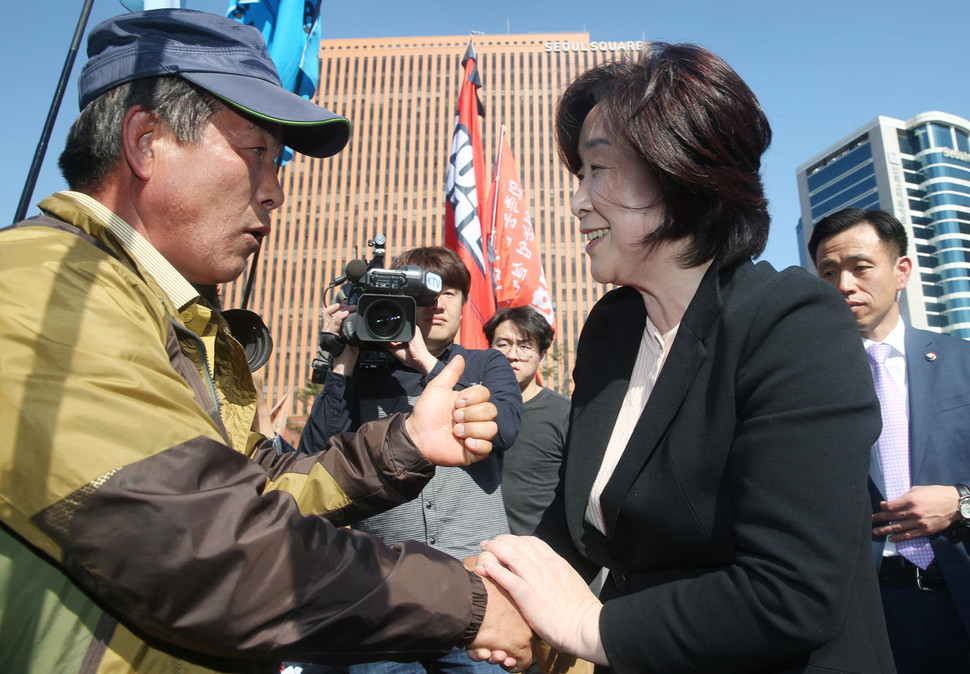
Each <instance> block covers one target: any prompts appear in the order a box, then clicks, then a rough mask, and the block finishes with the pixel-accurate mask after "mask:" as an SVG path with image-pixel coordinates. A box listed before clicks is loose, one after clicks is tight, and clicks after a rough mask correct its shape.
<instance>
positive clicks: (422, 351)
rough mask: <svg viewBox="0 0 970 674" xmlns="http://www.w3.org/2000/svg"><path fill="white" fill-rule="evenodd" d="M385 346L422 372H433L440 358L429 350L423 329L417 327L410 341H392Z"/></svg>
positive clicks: (398, 357)
mask: <svg viewBox="0 0 970 674" xmlns="http://www.w3.org/2000/svg"><path fill="white" fill-rule="evenodd" d="M384 348H386V349H387V350H388V351H390V352H391V354H392V355H393V356H394V357H395V358H397V359H398V360H399V361H401V362H402V363H404V364H405V365H407V366H408V367H409V368H411V369H412V370H416V371H418V372H420V373H421V374H431V371H432V370H433V369H434V366H435V363H437V362H438V359H437V358H435V357H434V356H432V355H431V352H430V351H428V346H427V345H426V344H425V343H424V335H423V334H422V333H421V330H417V329H416V330H415V331H414V337H412V338H411V341H410V342H391V343H390V344H388V345H387V346H385V347H384Z"/></svg>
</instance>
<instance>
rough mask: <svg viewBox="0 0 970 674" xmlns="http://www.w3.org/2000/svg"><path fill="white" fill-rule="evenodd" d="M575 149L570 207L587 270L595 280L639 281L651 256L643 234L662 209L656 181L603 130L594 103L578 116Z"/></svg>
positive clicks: (658, 218) (655, 222) (652, 226)
mask: <svg viewBox="0 0 970 674" xmlns="http://www.w3.org/2000/svg"><path fill="white" fill-rule="evenodd" d="M577 153H578V155H579V158H580V160H581V162H582V165H581V167H580V169H579V172H578V173H577V174H576V178H577V180H578V181H579V184H578V186H577V188H576V191H575V192H574V193H573V196H572V199H571V201H570V208H571V210H572V212H573V215H575V216H576V217H577V218H579V221H580V227H579V229H580V232H582V234H583V235H584V236H585V237H586V241H587V244H586V254H587V255H589V258H590V272H591V273H592V276H593V278H594V279H596V281H598V282H600V283H613V284H616V285H632V286H640V285H641V283H639V282H638V280H639V279H641V278H643V274H644V272H645V271H646V270H645V269H644V267H645V263H647V262H648V261H649V258H650V249H646V250H645V249H644V247H643V239H644V238H645V237H646V236H647V235H649V234H650V233H651V232H653V231H654V230H655V229H657V227H658V226H659V224H660V222H661V220H662V219H663V215H664V206H663V202H662V201H661V198H660V189H659V186H658V185H657V181H656V180H655V179H654V177H653V176H652V175H651V173H650V172H649V171H648V170H647V167H646V165H645V164H644V162H643V160H642V159H641V158H640V157H639V156H638V155H637V154H636V153H635V152H634V151H633V150H632V149H630V148H629V147H628V146H627V145H626V144H624V143H622V142H621V141H619V140H618V139H617V138H616V137H615V136H614V135H613V134H611V133H610V132H609V131H608V130H607V128H606V125H605V124H604V122H603V115H602V113H601V112H600V110H599V107H598V106H597V107H594V108H593V109H592V110H590V112H589V114H588V115H587V116H586V119H585V121H584V122H583V127H582V130H581V131H580V134H579V147H578V148H577Z"/></svg>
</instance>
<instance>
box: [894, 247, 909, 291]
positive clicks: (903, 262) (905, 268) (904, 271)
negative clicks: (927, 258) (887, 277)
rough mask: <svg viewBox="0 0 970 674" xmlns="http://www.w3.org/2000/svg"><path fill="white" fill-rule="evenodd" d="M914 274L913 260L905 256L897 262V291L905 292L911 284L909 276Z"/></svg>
mask: <svg viewBox="0 0 970 674" xmlns="http://www.w3.org/2000/svg"><path fill="white" fill-rule="evenodd" d="M912 273H913V260H912V259H911V258H910V257H909V256H908V255H904V256H902V257H901V258H899V259H898V260H896V290H903V289H904V288H905V287H906V284H907V283H909V276H910V274H912Z"/></svg>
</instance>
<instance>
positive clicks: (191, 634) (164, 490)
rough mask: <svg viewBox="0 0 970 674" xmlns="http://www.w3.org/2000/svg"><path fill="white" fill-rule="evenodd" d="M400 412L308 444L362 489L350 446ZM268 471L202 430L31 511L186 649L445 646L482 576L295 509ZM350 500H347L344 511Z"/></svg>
mask: <svg viewBox="0 0 970 674" xmlns="http://www.w3.org/2000/svg"><path fill="white" fill-rule="evenodd" d="M402 427H403V424H402V423H401V420H400V419H399V418H398V419H397V420H390V421H389V422H387V423H385V424H383V425H382V424H376V425H375V426H374V427H372V428H368V429H367V430H366V431H365V432H364V433H362V434H361V435H359V436H357V437H354V436H349V437H342V438H339V439H338V440H336V444H337V445H338V446H337V447H333V448H331V449H330V450H329V451H328V452H327V454H328V455H329V454H333V455H334V456H330V457H329V458H328V457H310V458H313V459H315V460H317V461H318V464H317V465H318V466H319V468H317V469H316V470H318V471H324V470H325V468H324V467H323V465H324V464H327V463H329V465H328V466H327V467H328V468H333V470H334V471H335V473H336V474H337V475H338V476H339V475H347V476H348V478H347V481H346V482H345V481H344V480H343V478H340V481H341V482H344V483H345V484H352V483H354V482H355V479H356V475H357V473H355V471H358V472H359V475H360V477H361V478H362V479H363V482H364V483H369V484H370V485H371V487H370V488H367V487H364V488H361V489H360V490H359V491H360V495H362V497H363V500H366V499H367V498H368V497H370V496H372V495H374V494H383V493H386V492H387V489H388V488H387V487H385V486H384V482H383V480H382V479H380V478H375V476H374V475H372V474H370V471H369V470H368V469H367V468H365V467H363V466H362V465H361V464H360V462H359V457H360V456H363V455H367V454H370V455H377V456H381V455H385V456H387V451H388V450H389V447H390V446H391V445H394V446H400V445H401V444H405V446H406V443H407V441H406V436H405V434H404V433H403V431H402ZM375 442H376V443H378V446H379V449H375V448H374V447H372V446H371V443H375ZM336 454H340V457H338V456H336ZM341 457H342V458H341ZM355 457H356V458H355ZM282 458H286V457H282ZM305 460H306V458H305V457H293V458H292V459H290V461H295V462H302V461H305ZM287 464H288V461H283V462H281V463H280V466H278V468H279V469H280V470H282V469H283V466H285V465H287ZM390 464H391V465H392V466H394V465H397V464H396V462H395V461H393V460H392V461H391V462H390ZM405 464H408V462H407V461H405ZM407 467H408V466H407V465H405V466H403V467H402V469H406V468H407ZM313 472H314V471H313V470H311V471H310V477H308V478H307V480H308V483H309V482H311V481H312V475H313ZM266 481H267V475H266V472H265V471H264V470H263V469H262V468H260V466H258V465H257V464H256V463H254V462H253V461H252V460H250V459H248V458H246V457H245V456H243V455H242V454H239V453H238V452H235V451H233V450H231V449H230V448H228V447H226V446H225V445H223V444H221V443H218V442H216V441H213V440H211V439H208V438H201V437H200V438H197V439H195V440H191V441H188V442H185V443H182V444H181V445H178V446H175V447H171V448H170V449H168V450H166V451H163V452H161V453H159V454H157V455H155V456H152V457H150V458H148V459H144V460H142V461H139V462H137V463H134V464H131V465H129V466H126V467H124V468H122V469H120V470H118V471H117V472H115V473H113V474H112V475H110V477H108V478H107V479H106V480H105V481H104V482H103V483H102V484H99V485H90V486H88V487H85V488H83V489H81V490H79V491H78V492H76V493H75V494H74V495H72V497H70V498H68V499H64V500H62V501H59V502H57V503H55V504H54V505H52V506H51V507H49V508H47V509H46V510H44V511H43V512H41V513H39V514H38V515H37V516H36V517H35V518H34V521H35V523H36V524H37V525H38V526H40V527H41V529H42V530H44V532H45V533H46V534H47V535H48V536H50V537H51V538H52V539H54V540H55V541H56V542H57V543H58V544H59V545H60V546H61V548H62V550H63V560H62V563H63V565H64V566H65V567H66V568H67V570H68V572H69V573H71V574H72V575H74V576H75V577H77V578H78V579H79V580H80V582H81V583H82V585H84V586H85V587H87V588H88V589H89V590H90V591H92V592H93V593H94V594H96V595H97V597H98V598H99V599H100V600H101V601H103V602H104V603H106V604H107V605H108V606H110V607H111V609H112V611H113V612H114V613H116V614H117V615H119V616H121V618H122V620H125V621H126V622H128V623H129V624H131V625H133V626H134V627H136V628H139V629H141V630H144V631H145V632H148V633H149V634H151V635H153V636H156V637H160V638H162V639H164V640H166V641H169V642H174V643H176V644H178V645H181V646H183V647H186V648H189V649H192V650H197V651H202V652H206V653H212V654H216V655H223V656H230V657H233V656H236V657H238V656H244V657H254V658H259V659H264V658H266V659H270V658H272V659H277V658H279V659H283V658H286V659H305V660H308V661H326V662H352V661H358V662H359V661H363V660H369V659H370V660H376V659H388V658H391V659H402V660H410V659H417V658H421V657H428V656H433V655H437V654H440V653H442V652H444V651H447V650H448V649H450V648H451V647H452V646H454V645H455V644H457V643H458V642H459V641H461V640H462V639H463V638H466V637H467V636H468V633H467V629H468V626H469V625H470V624H473V623H474V622H475V621H476V620H480V619H481V614H482V613H483V609H484V588H483V587H482V585H481V582H480V581H479V580H478V579H477V578H475V577H474V575H473V574H469V572H467V571H466V570H465V569H464V568H463V567H462V565H461V563H460V562H458V561H457V560H454V559H452V558H451V557H448V556H447V555H444V554H442V553H439V552H437V551H435V550H432V549H430V548H427V547H426V546H424V545H420V544H417V543H414V542H407V543H404V544H401V545H397V546H394V547H388V546H386V545H384V544H383V543H381V542H380V541H379V540H377V539H375V538H372V537H370V536H367V535H365V534H362V533H360V532H356V531H352V530H350V529H341V528H336V527H335V526H334V525H333V524H332V523H331V522H329V521H328V520H325V519H324V518H322V517H315V516H304V515H302V514H301V513H300V511H299V509H298V508H297V505H296V502H295V500H294V498H293V497H292V496H290V495H289V494H288V493H285V492H282V491H279V490H271V491H266V490H265V486H266ZM420 482H421V481H420V480H419V483H420ZM307 488H308V489H309V488H310V487H309V486H308V487H307ZM348 493H350V494H352V495H357V494H355V491H354V489H352V488H350V487H348ZM377 500H384V496H382V497H381V498H379V499H377ZM352 509H353V508H352V506H351V504H350V502H349V499H348V504H347V505H345V506H344V507H342V508H341V509H339V511H340V512H343V513H348V514H349V513H350V512H351V510H352ZM474 600H477V603H478V606H477V607H474V608H473V604H474Z"/></svg>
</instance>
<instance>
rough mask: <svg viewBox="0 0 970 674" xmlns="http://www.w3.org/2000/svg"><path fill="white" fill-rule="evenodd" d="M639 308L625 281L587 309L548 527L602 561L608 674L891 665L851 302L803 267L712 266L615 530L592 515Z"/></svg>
mask: <svg viewBox="0 0 970 674" xmlns="http://www.w3.org/2000/svg"><path fill="white" fill-rule="evenodd" d="M645 317H646V311H645V308H644V305H643V300H642V297H641V295H640V294H639V293H638V292H637V291H635V290H632V289H630V288H620V289H618V290H615V291H612V292H610V293H608V294H607V295H606V296H604V297H603V299H602V300H600V302H599V303H597V305H596V306H595V307H594V309H593V311H592V312H591V313H590V315H589V318H588V319H587V322H586V325H585V326H584V328H583V334H582V336H581V338H580V342H579V347H578V353H577V358H576V369H575V372H574V378H575V391H574V394H573V408H572V412H571V417H570V432H569V438H568V440H567V448H566V458H565V465H564V470H563V482H562V484H561V485H560V494H559V497H558V498H557V499H556V501H555V502H554V504H553V506H552V507H551V508H550V510H549V511H547V512H546V514H545V516H544V518H543V522H542V523H541V525H540V529H539V532H538V533H539V535H540V536H542V537H543V538H546V539H547V540H549V541H550V542H551V543H552V544H553V546H554V547H555V548H556V549H557V550H558V551H559V552H560V553H562V554H564V555H565V556H567V558H570V559H571V560H572V561H573V562H574V563H575V564H577V565H578V566H580V567H582V566H584V564H585V565H587V567H590V566H605V567H607V568H609V569H610V570H611V573H610V576H609V579H608V580H607V582H606V585H605V587H604V590H603V594H602V598H603V600H604V603H605V606H604V609H603V612H602V615H601V618H600V631H601V634H602V638H603V643H604V646H605V649H606V653H607V656H608V658H609V661H610V663H611V665H612V668H613V669H614V670H615V671H620V672H663V673H665V674H669V673H671V672H682V671H683V672H687V671H690V672H733V671H759V672H760V671H796V672H798V671H832V670H834V671H846V672H891V671H894V670H893V665H892V658H891V652H890V647H889V642H888V638H887V637H886V631H885V623H884V619H883V615H882V609H881V606H880V599H879V590H878V587H877V584H876V577H875V569H874V566H873V560H872V555H871V554H870V542H869V541H870V511H869V503H868V501H869V499H868V497H867V490H866V481H867V471H868V468H869V448H870V445H871V444H872V443H873V441H874V440H875V439H876V437H877V436H878V434H879V429H880V423H881V422H880V416H879V408H878V400H877V399H876V396H875V393H874V392H873V385H872V378H871V376H870V374H869V367H868V364H867V361H866V357H865V353H864V351H863V349H862V345H861V342H860V340H859V333H858V329H857V328H856V325H855V322H854V321H853V319H852V316H851V314H850V312H849V311H848V309H847V307H846V304H845V300H843V299H842V298H841V297H840V296H839V295H838V293H837V292H835V290H834V289H833V288H832V287H831V286H830V285H828V284H827V283H825V282H824V281H821V280H819V279H817V278H815V277H814V276H812V275H810V274H808V273H807V272H805V271H804V270H802V269H798V268H791V269H788V270H786V271H783V272H780V273H779V272H776V271H775V270H774V269H773V268H772V267H771V265H769V264H768V263H765V262H762V263H760V264H758V265H757V266H755V265H753V264H751V263H750V262H745V263H743V264H741V265H739V266H736V267H732V268H729V269H724V270H720V269H717V268H716V267H715V266H712V267H711V269H710V270H709V271H708V272H707V275H706V276H705V277H704V279H703V281H702V282H701V285H700V287H699V288H698V290H697V293H696V294H695V296H694V299H693V300H692V301H691V303H690V306H689V307H688V309H687V312H686V313H685V315H684V318H683V320H682V321H681V325H680V329H679V331H678V333H677V338H676V339H675V341H674V344H673V346H672V348H671V352H670V355H669V356H668V359H667V361H666V363H665V365H664V368H663V370H662V372H661V374H660V378H659V380H658V381H657V385H656V387H655V388H654V391H653V393H652V395H651V396H650V399H649V401H648V402H647V405H646V408H645V410H644V412H643V415H642V416H641V418H640V420H639V422H638V424H637V426H636V428H635V430H634V432H633V436H632V437H631V439H630V442H629V444H628V445H627V448H626V450H625V453H624V455H623V457H622V458H621V460H620V462H619V464H618V465H617V467H616V470H615V472H614V473H613V477H612V479H611V480H610V481H609V483H608V484H607V486H606V489H605V491H604V492H603V496H602V499H601V503H602V506H603V511H604V515H605V520H606V527H607V531H608V532H609V533H608V536H606V537H604V536H603V535H602V534H600V533H599V532H598V531H596V530H595V529H593V528H592V527H590V526H589V525H587V524H585V522H584V520H583V514H584V510H585V507H586V502H587V499H588V496H589V492H590V488H591V486H592V483H593V480H594V478H595V476H596V474H597V471H598V469H599V466H600V463H601V461H602V457H603V454H604V452H605V449H606V445H607V443H608V441H609V436H610V433H611V432H612V428H613V424H614V421H615V419H616V416H617V413H618V411H619V409H620V405H621V403H622V400H623V397H624V394H625V392H626V389H627V385H628V382H629V379H630V374H631V372H632V369H633V364H634V361H635V359H636V355H637V350H638V347H639V343H640V338H641V335H642V332H643V328H644V322H645ZM586 560H589V561H586ZM590 562H592V565H590Z"/></svg>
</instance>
